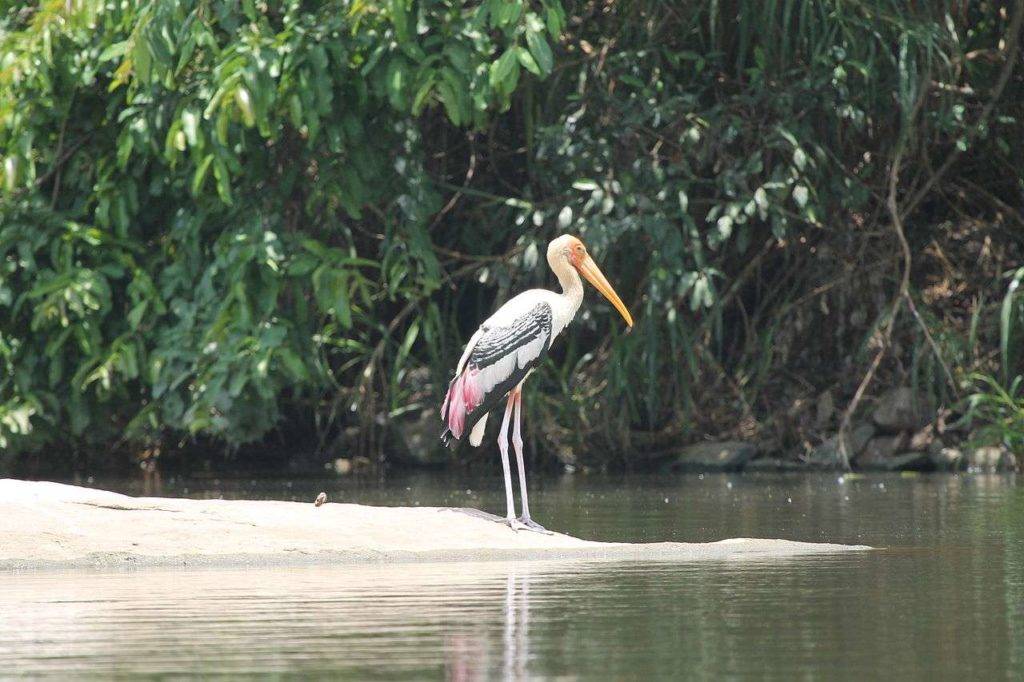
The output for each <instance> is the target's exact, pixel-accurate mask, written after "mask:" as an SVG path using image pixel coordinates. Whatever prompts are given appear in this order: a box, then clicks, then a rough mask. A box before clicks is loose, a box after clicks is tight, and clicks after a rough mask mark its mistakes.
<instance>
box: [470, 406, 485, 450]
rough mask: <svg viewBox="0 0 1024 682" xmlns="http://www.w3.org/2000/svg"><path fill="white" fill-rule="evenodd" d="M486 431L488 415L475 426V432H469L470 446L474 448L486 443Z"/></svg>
mask: <svg viewBox="0 0 1024 682" xmlns="http://www.w3.org/2000/svg"><path fill="white" fill-rule="evenodd" d="M486 429H487V415H486V414H485V415H484V416H483V417H481V418H480V421H478V422H477V423H476V424H474V425H473V430H472V431H470V432H469V444H470V445H472V446H473V447H474V448H475V447H479V446H480V443H482V442H484V431H485V430H486Z"/></svg>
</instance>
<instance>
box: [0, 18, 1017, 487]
mask: <svg viewBox="0 0 1024 682" xmlns="http://www.w3.org/2000/svg"><path fill="white" fill-rule="evenodd" d="M1021 5H1022V3H1021V2H1018V1H1012V2H1011V1H1009V0H1007V1H1004V2H988V1H983V2H970V3H968V2H963V1H962V0H947V1H946V2H934V3H905V2H896V1H893V0H869V1H863V2H861V1H858V2H851V1H849V0H829V1H828V2H810V1H809V0H772V1H767V2H765V1H762V0H758V1H756V2H755V1H754V0H726V1H702V0H695V1H693V2H685V3H672V2H659V1H655V0H637V1H634V2H605V1H588V2H575V1H566V2H562V3H560V2H558V0H532V1H531V0H483V1H482V2H474V3H469V4H464V3H459V2H450V1H447V0H419V1H417V0H388V1H386V2H379V3H378V2H364V1H363V0H351V1H342V2H326V1H324V2H315V1H308V2H300V1H298V0H291V1H289V2H284V3H263V2H252V1H249V0H246V1H243V2H234V1H232V2H227V1H225V0H161V1H159V2H157V1H155V0H152V1H143V2H138V3H122V4H111V3H106V2H100V1H99V0H76V1H73V2H64V1H63V0H60V1H56V0H44V1H43V2H40V3H37V4H33V5H24V4H22V3H0V163H2V167H0V181H2V182H0V185H2V189H0V256H2V260H0V268H2V279H0V311H2V312H0V362H2V373H0V445H2V448H3V454H2V455H0V465H2V466H5V467H7V468H16V469H20V470H47V469H51V470H61V469H62V468H65V469H66V468H68V467H78V468H82V467H86V468H88V467H96V466H102V465H103V464H104V461H105V460H106V459H111V460H115V459H118V457H129V456H131V455H133V454H135V453H141V452H148V453H153V452H157V451H162V452H164V453H165V456H166V455H167V454H175V453H186V455H187V453H188V452H189V451H190V450H193V449H197V448H200V447H201V448H209V447H211V446H213V447H215V448H217V449H218V450H222V451H225V452H230V453H233V455H232V457H234V458H235V461H236V462H241V461H244V460H245V458H246V457H249V456H252V457H254V458H255V457H263V456H269V457H273V455H267V453H275V452H287V453H288V454H289V456H294V455H296V453H302V455H301V456H302V458H304V461H306V462H308V463H313V464H314V465H319V464H320V463H322V462H325V461H334V460H336V459H338V458H344V459H348V460H349V461H356V458H358V457H365V458H367V459H368V460H369V461H371V462H374V463H379V464H390V465H393V466H402V465H405V464H413V463H442V462H447V461H450V460H453V459H465V458H469V457H471V455H470V454H469V453H468V452H456V453H446V452H443V451H440V450H439V449H438V446H437V445H436V434H435V431H437V430H438V428H437V427H438V426H439V421H438V420H437V418H436V409H437V407H438V405H439V404H440V399H441V396H442V392H443V390H444V388H445V386H446V385H447V380H448V378H449V376H450V375H449V372H450V371H451V368H452V367H453V366H454V363H455V361H456V360H457V359H458V356H459V353H460V351H461V346H462V344H463V343H464V342H465V341H466V340H467V338H468V337H469V335H470V334H471V333H472V331H473V329H475V327H476V325H477V324H478V323H479V322H480V320H482V319H483V318H484V317H486V315H487V314H489V311H490V310H492V309H493V308H494V307H495V305H496V304H497V303H499V302H500V301H502V300H504V299H505V298H507V297H508V296H509V295H510V293H512V292H514V291H516V290H520V289H523V288H527V287H532V286H552V284H553V283H552V280H551V278H550V276H549V275H548V273H547V272H546V266H545V264H544V259H543V254H544V248H545V245H546V243H547V241H548V240H549V239H551V238H552V237H553V236H554V235H556V234H558V233H561V232H564V231H572V232H575V233H577V234H579V235H580V236H581V237H582V238H583V239H584V240H585V241H586V242H587V243H588V245H589V246H590V248H591V251H592V252H593V253H595V255H596V256H597V258H598V260H599V261H600V262H601V263H602V267H603V269H604V270H605V272H606V273H607V274H608V275H609V278H610V279H612V281H613V282H614V283H615V285H616V287H617V288H618V289H619V291H620V292H622V293H623V298H624V299H625V300H626V302H627V305H629V307H630V308H631V309H632V311H633V313H634V316H635V317H636V318H637V325H636V327H635V328H634V330H633V331H632V333H630V334H628V335H627V334H624V333H623V331H622V329H621V325H618V324H616V322H615V319H614V317H613V316H612V315H610V314H608V313H609V310H608V309H607V306H605V305H604V304H603V303H601V302H599V301H598V299H597V298H596V297H588V300H587V302H586V304H585V306H584V311H585V312H584V313H583V315H582V318H581V319H580V320H578V321H577V323H576V324H575V325H574V327H573V328H572V331H571V333H569V334H568V335H567V336H566V338H565V339H564V340H563V341H562V342H561V343H560V344H559V345H558V347H557V348H555V349H554V350H553V352H552V355H551V357H550V359H549V360H548V361H547V362H546V363H545V365H544V366H543V367H542V368H541V369H540V371H538V372H537V373H536V375H535V377H534V380H533V382H532V384H533V385H532V387H531V389H530V390H529V391H528V393H527V396H526V409H527V412H528V418H527V419H526V420H525V424H526V425H527V427H528V428H529V430H530V432H529V434H528V440H529V441H530V443H531V444H532V445H533V446H534V447H533V448H528V449H529V450H530V451H531V452H533V453H535V454H534V456H535V457H536V458H538V460H539V461H540V462H543V463H545V464H554V463H557V462H561V463H562V464H567V465H572V466H593V467H611V468H625V469H642V468H649V467H652V466H660V465H661V464H663V463H664V462H665V461H666V460H671V459H672V458H674V457H675V456H676V454H677V452H678V450H679V448H681V447H682V446H684V445H686V444H689V443H693V442H698V441H702V440H707V439H716V440H725V439H732V440H739V441H742V442H745V443H753V444H755V445H756V448H757V451H758V452H759V453H761V454H765V455H771V456H774V457H778V458H782V459H787V460H792V461H801V462H812V461H816V462H818V463H819V464H821V465H823V466H840V467H842V466H846V465H847V464H848V463H851V462H852V464H853V465H854V466H855V467H856V466H857V465H858V459H862V455H863V451H864V447H866V442H865V444H860V443H857V441H858V439H857V438H856V437H855V436H856V432H857V430H858V427H859V426H862V425H863V423H864V422H865V421H866V420H868V419H869V417H870V415H871V414H872V410H877V408H878V405H879V404H880V403H882V402H884V400H885V398H886V394H887V393H889V394H891V393H892V389H893V388H895V387H904V388H905V389H907V391H909V393H907V392H906V391H904V392H903V393H900V395H911V396H913V401H912V402H913V403H914V409H919V408H920V410H921V411H922V414H924V415H925V416H924V417H923V418H922V419H921V420H920V421H921V423H920V424H915V425H914V427H913V428H909V429H906V428H905V429H904V431H906V432H907V436H906V438H907V439H908V440H907V443H909V442H910V440H909V439H912V438H913V437H914V436H915V435H916V434H917V432H918V431H919V430H921V429H930V430H931V433H932V437H931V439H930V440H929V441H928V444H926V445H925V446H923V447H925V448H931V450H933V451H934V453H939V452H941V451H942V450H943V449H944V448H945V449H949V448H950V447H954V446H958V445H959V444H960V443H961V442H965V441H966V442H968V444H970V445H983V446H994V447H997V448H1009V449H1012V450H1016V451H1018V454H1019V451H1020V449H1021V448H1022V444H1024V423H1022V418H1021V414H1022V413H1024V394H1022V390H1021V381H1022V379H1021V376H1022V375H1024V352H1022V351H1021V338H1022V335H1024V294H1021V292H1020V291H1019V284H1020V282H1021V280H1022V279H1024V270H1022V269H1021V268H1022V267H1024V259H1022V248H1024V238H1022V236H1021V235H1024V178H1022V171H1024V161H1022V159H1024V124H1022V116H1024V68H1022V67H1024V64H1022V56H1021V54H1022V50H1021V46H1020V40H1021V35H1020V34H1021V23H1022V16H1024V13H1022V6H1021ZM875 421H876V422H877V420H875ZM877 425H878V424H876V426H877ZM901 428H903V427H901ZM837 434H839V436H838V437H836V435H837ZM936 442H937V445H936V444H935V443H936ZM829 443H831V444H832V445H833V446H834V447H829V446H828V444H829ZM904 445H906V443H905V444H904ZM907 447H909V445H907ZM97 452H101V453H104V454H103V455H96V453H97ZM55 453H71V455H70V456H68V457H65V456H62V455H58V454H55ZM111 453H113V454H111ZM118 453H120V454H118ZM822 453H827V455H822ZM899 454H900V453H899V452H890V453H888V454H887V455H886V457H887V458H891V457H895V456H897V455H899ZM936 456H938V455H936ZM869 459H871V458H870V457H868V458H867V459H865V460H864V461H865V462H866V461H868V460H869ZM122 461H123V460H122ZM359 461H362V460H359ZM887 461H888V460H887ZM929 461H933V460H929ZM923 466H931V465H929V464H925V465H923Z"/></svg>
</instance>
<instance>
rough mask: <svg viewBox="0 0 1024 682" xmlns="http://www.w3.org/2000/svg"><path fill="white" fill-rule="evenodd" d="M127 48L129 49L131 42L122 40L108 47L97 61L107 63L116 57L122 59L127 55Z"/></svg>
mask: <svg viewBox="0 0 1024 682" xmlns="http://www.w3.org/2000/svg"><path fill="white" fill-rule="evenodd" d="M129 47H131V41H129V40H122V41H121V42H119V43H114V44H113V45H108V46H107V47H106V49H105V50H103V52H100V56H99V57H98V58H97V59H98V60H99V61H101V62H109V61H111V60H114V59H117V58H118V57H123V56H125V55H126V54H127V53H128V48H129Z"/></svg>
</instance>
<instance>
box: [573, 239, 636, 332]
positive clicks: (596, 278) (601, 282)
mask: <svg viewBox="0 0 1024 682" xmlns="http://www.w3.org/2000/svg"><path fill="white" fill-rule="evenodd" d="M577 269H578V270H579V271H580V274H581V275H583V276H584V277H586V278H587V281H588V282H590V283H591V284H593V285H594V288H595V289H597V290H598V291H600V292H601V294H602V295H603V296H604V297H605V298H607V299H608V300H609V301H611V304H612V305H613V306H615V309H616V310H618V311H619V314H620V315H622V319H624V320H625V321H626V324H627V325H629V326H630V327H632V326H633V316H632V315H630V314H629V311H628V310H626V304H625V303H623V302H622V299H621V298H619V295H618V294H617V293H615V289H612V285H611V284H609V283H608V280H607V279H606V278H605V276H604V273H603V272H601V268H599V267H597V263H595V262H594V259H593V258H591V257H590V256H589V255H587V256H584V257H583V261H582V262H580V264H579V267H578V268H577Z"/></svg>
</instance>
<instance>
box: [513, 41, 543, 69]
mask: <svg viewBox="0 0 1024 682" xmlns="http://www.w3.org/2000/svg"><path fill="white" fill-rule="evenodd" d="M516 58H517V59H519V63H520V64H522V65H523V68H524V69H526V70H527V71H529V72H530V73H532V74H534V75H536V76H539V75H540V67H539V66H537V62H536V61H535V60H534V58H533V55H531V54H530V51H529V50H527V49H526V48H525V47H517V48H516Z"/></svg>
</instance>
